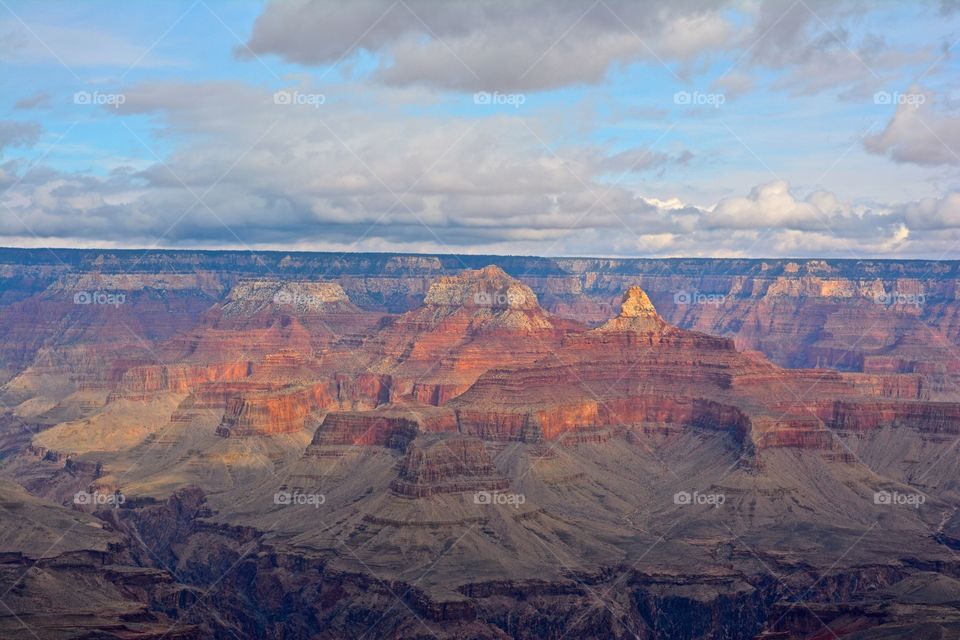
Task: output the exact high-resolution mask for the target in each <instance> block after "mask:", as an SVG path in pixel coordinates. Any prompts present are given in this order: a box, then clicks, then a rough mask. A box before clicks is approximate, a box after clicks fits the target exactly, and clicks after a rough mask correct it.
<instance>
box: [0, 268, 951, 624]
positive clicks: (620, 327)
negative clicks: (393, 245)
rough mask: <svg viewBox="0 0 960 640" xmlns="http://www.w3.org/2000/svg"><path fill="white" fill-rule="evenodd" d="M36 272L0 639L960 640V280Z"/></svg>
mask: <svg viewBox="0 0 960 640" xmlns="http://www.w3.org/2000/svg"><path fill="white" fill-rule="evenodd" d="M98 255H99V257H97V256H98ZM30 256H33V257H30ZM240 256H243V257H242V258H241V257H240ZM13 257H15V258H16V260H19V263H18V266H16V267H14V266H11V267H10V268H8V269H7V271H6V273H5V275H4V277H5V280H4V284H5V289H4V292H3V296H2V298H0V301H2V306H0V327H3V329H4V337H3V338H2V343H0V355H2V357H3V367H4V371H5V374H4V376H5V384H4V386H3V389H2V398H0V399H2V401H3V403H4V405H5V406H6V408H7V409H6V412H5V414H4V416H3V421H2V424H0V452H2V455H3V457H2V467H0V473H2V476H3V479H2V481H0V513H2V518H0V528H2V534H3V535H2V536H0V541H2V542H0V544H2V548H0V562H2V564H0V602H2V603H3V605H4V606H3V607H0V637H33V635H35V636H36V637H40V638H84V637H87V638H144V639H145V638H209V637H213V638H231V637H241V638H246V637H265V638H276V639H280V638H331V639H332V638H381V637H383V638H431V637H436V638H530V639H532V638H554V639H555V640H560V639H563V638H571V639H572V638H644V639H647V638H650V639H653V638H691V639H694V638H704V639H705V638H766V639H774V638H777V639H801V638H844V639H845V640H846V639H848V638H849V639H867V638H874V639H880V638H898V637H915V638H951V637H957V636H958V634H960V558H958V557H957V555H956V554H957V552H958V549H960V515H958V512H957V506H958V504H960V471H958V466H957V455H958V453H957V448H956V444H957V442H958V440H960V392H958V391H957V388H956V384H955V382H956V380H955V376H956V374H957V370H958V367H960V365H958V363H960V359H958V358H957V356H956V353H955V349H956V343H957V341H958V340H960V337H958V334H957V332H956V328H957V327H956V322H955V320H954V318H955V317H956V316H957V313H958V311H960V303H958V302H957V300H956V290H957V284H958V279H960V275H958V266H957V265H955V264H954V263H909V262H907V263H902V264H893V263H884V262H879V261H878V262H874V263H845V262H843V261H832V262H824V261H806V262H803V261H796V262H790V261H734V260H730V261H722V260H717V261H675V262H673V263H670V262H669V261H660V262H657V261H647V262H644V261H617V260H594V259H583V260H574V259H563V260H541V259H532V258H529V259H527V258H502V259H497V258H486V259H485V260H486V261H487V262H492V263H495V264H486V263H481V264H475V263H468V262H467V260H469V261H474V262H475V261H476V260H478V259H477V258H476V257H471V258H467V257H463V258H464V260H460V259H459V258H457V260H459V262H457V261H455V260H453V258H455V257H454V256H446V257H441V256H438V257H431V256H416V257H415V256H385V255H383V256H349V255H348V256H342V257H340V258H335V257H333V256H322V255H319V256H318V255H315V254H290V255H272V254H266V255H265V256H263V259H262V261H261V262H259V263H258V262H256V261H255V260H254V259H253V257H252V256H251V255H249V254H236V255H233V254H229V253H224V254H220V253H202V252H156V253H154V254H152V255H149V256H148V257H147V258H146V259H144V260H142V261H138V264H137V265H132V259H131V258H130V257H129V256H128V255H127V254H125V253H124V252H112V253H108V254H106V255H103V254H102V252H100V254H98V253H96V252H82V251H80V252H76V253H71V254H70V255H69V256H68V261H67V262H65V263H62V264H57V265H54V264H47V263H44V262H43V258H42V257H41V256H39V254H32V253H30V252H27V251H24V252H12V251H11V257H10V258H9V259H10V260H12V259H13ZM28 258H29V259H28ZM231 261H233V262H231ZM227 265H232V266H230V268H228V267H227ZM264 265H266V266H264ZM64 267H67V268H68V269H69V273H63V272H62V270H63V269H64ZM466 267H471V268H466ZM472 267H476V268H472ZM515 276H516V277H515ZM111 296H112V297H111ZM705 296H714V297H705Z"/></svg>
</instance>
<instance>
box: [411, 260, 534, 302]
mask: <svg viewBox="0 0 960 640" xmlns="http://www.w3.org/2000/svg"><path fill="white" fill-rule="evenodd" d="M423 302H424V304H425V305H435V306H449V307H479V308H484V307H485V308H492V309H526V310H534V309H536V310H539V309H540V305H539V303H538V302H537V296H536V294H535V293H534V292H533V291H532V290H531V289H530V287H528V286H527V285H525V284H523V283H522V282H520V281H519V280H516V279H514V278H512V277H510V276H509V275H507V274H506V273H505V272H504V271H503V269H501V268H500V267H498V266H496V265H488V266H486V267H484V268H482V269H476V270H468V271H464V272H463V273H460V274H459V275H456V276H444V277H442V278H440V279H439V280H437V281H436V282H434V283H433V284H432V285H431V286H430V291H429V292H428V293H427V297H426V298H424V301H423Z"/></svg>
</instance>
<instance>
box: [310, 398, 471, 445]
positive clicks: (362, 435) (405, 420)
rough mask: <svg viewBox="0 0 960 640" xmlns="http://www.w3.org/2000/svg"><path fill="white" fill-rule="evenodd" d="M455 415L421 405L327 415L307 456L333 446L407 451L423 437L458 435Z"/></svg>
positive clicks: (398, 405) (315, 435)
mask: <svg viewBox="0 0 960 640" xmlns="http://www.w3.org/2000/svg"><path fill="white" fill-rule="evenodd" d="M456 430H457V421H456V416H455V415H454V413H453V411H451V410H449V409H444V408H440V407H432V406H428V405H419V404H407V403H401V404H395V405H384V406H381V407H378V408H377V409H375V410H372V411H339V412H332V413H328V414H327V415H326V417H325V418H324V420H323V422H322V423H321V424H320V426H319V427H318V428H317V431H316V433H314V436H313V441H312V442H311V444H310V446H309V447H308V448H307V451H306V455H308V456H310V455H323V454H324V451H325V449H326V448H327V447H331V446H337V447H340V446H350V447H354V446H371V445H374V446H382V447H391V448H394V449H399V450H401V451H402V450H405V449H406V448H407V446H408V445H409V443H410V442H411V441H412V440H413V439H414V438H415V437H416V436H417V434H420V433H440V432H455V431H456Z"/></svg>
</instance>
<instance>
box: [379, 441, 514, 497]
mask: <svg viewBox="0 0 960 640" xmlns="http://www.w3.org/2000/svg"><path fill="white" fill-rule="evenodd" d="M509 486H510V483H509V482H508V481H507V479H506V478H505V477H504V476H503V474H501V473H500V471H499V470H498V469H497V467H496V466H495V465H494V464H493V461H492V460H491V459H490V456H489V455H488V454H487V451H486V449H485V448H484V445H483V441H482V440H479V439H477V438H468V437H463V436H458V435H454V436H445V435H434V436H429V437H424V438H418V439H417V440H415V441H414V442H413V443H412V444H411V446H409V447H408V448H407V451H406V454H405V455H404V457H403V459H402V460H401V461H400V464H399V469H398V476H397V478H396V479H395V480H394V481H393V482H392V483H390V489H391V490H392V491H394V492H396V493H397V494H399V495H402V496H406V497H408V498H429V497H430V496H433V495H437V494H442V493H463V492H467V491H473V492H476V491H503V490H505V489H507V488H508V487H509Z"/></svg>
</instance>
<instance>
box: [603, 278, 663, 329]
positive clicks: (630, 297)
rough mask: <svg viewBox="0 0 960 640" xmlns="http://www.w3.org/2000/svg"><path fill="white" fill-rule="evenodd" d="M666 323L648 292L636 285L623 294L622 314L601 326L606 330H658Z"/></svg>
mask: <svg viewBox="0 0 960 640" xmlns="http://www.w3.org/2000/svg"><path fill="white" fill-rule="evenodd" d="M664 326H666V323H665V322H664V321H663V320H662V319H661V318H660V316H659V315H658V314H657V310H656V308H655V307H654V306H653V303H652V302H650V297H649V296H648V295H647V292H646V291H644V290H643V289H641V288H640V287H638V286H636V285H634V286H632V287H630V288H629V289H627V291H626V293H624V294H623V301H622V302H621V303H620V315H619V316H617V317H616V318H613V319H612V320H609V321H608V322H607V323H606V324H604V325H603V326H602V327H600V329H601V330H605V331H658V330H660V329H662V328H663V327H664Z"/></svg>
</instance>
